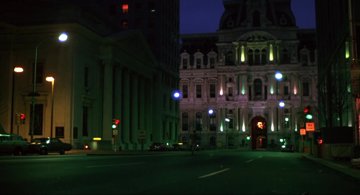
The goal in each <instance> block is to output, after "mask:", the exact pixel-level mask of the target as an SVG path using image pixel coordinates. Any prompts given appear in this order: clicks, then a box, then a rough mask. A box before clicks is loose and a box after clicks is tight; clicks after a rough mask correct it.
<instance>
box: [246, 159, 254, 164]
mask: <svg viewBox="0 0 360 195" xmlns="http://www.w3.org/2000/svg"><path fill="white" fill-rule="evenodd" d="M252 161H254V159H250V160H247V161H245V162H246V163H251V162H252Z"/></svg>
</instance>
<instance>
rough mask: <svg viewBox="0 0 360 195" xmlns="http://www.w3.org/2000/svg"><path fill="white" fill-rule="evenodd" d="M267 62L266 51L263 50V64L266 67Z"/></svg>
mask: <svg viewBox="0 0 360 195" xmlns="http://www.w3.org/2000/svg"><path fill="white" fill-rule="evenodd" d="M266 62H267V59H266V49H263V50H261V64H262V65H265V64H266Z"/></svg>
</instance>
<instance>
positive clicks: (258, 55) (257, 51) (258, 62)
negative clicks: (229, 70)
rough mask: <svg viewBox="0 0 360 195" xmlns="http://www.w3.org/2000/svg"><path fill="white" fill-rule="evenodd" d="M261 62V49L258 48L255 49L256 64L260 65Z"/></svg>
mask: <svg viewBox="0 0 360 195" xmlns="http://www.w3.org/2000/svg"><path fill="white" fill-rule="evenodd" d="M259 64H260V50H258V49H256V50H255V65H259Z"/></svg>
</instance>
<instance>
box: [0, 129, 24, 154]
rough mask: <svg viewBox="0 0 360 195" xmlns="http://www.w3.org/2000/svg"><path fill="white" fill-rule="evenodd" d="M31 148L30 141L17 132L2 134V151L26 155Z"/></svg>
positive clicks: (0, 140)
mask: <svg viewBox="0 0 360 195" xmlns="http://www.w3.org/2000/svg"><path fill="white" fill-rule="evenodd" d="M28 150H29V142H27V141H26V140H25V139H24V138H23V137H21V136H20V135H16V134H8V133H1V134H0V153H1V154H14V155H24V154H26V153H27V152H28Z"/></svg>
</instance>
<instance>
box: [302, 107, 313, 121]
mask: <svg viewBox="0 0 360 195" xmlns="http://www.w3.org/2000/svg"><path fill="white" fill-rule="evenodd" d="M304 114H305V118H306V119H308V120H312V119H313V115H312V114H311V109H310V106H306V107H305V108H304Z"/></svg>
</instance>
